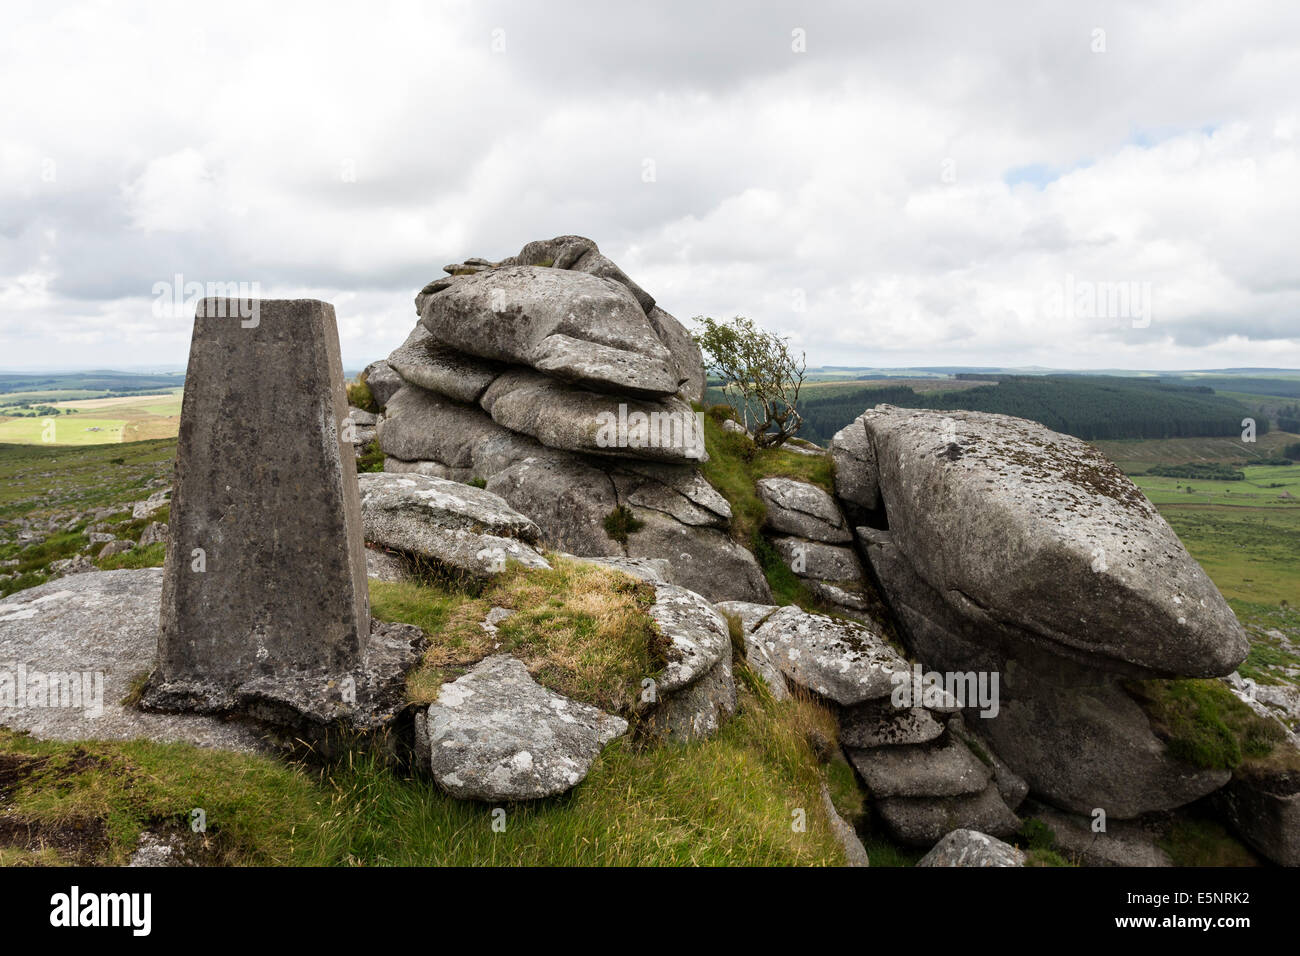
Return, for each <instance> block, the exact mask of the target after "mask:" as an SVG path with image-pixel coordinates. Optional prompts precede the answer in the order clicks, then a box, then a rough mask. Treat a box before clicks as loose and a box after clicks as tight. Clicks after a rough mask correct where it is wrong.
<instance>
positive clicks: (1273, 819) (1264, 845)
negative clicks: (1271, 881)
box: [1214, 768, 1300, 866]
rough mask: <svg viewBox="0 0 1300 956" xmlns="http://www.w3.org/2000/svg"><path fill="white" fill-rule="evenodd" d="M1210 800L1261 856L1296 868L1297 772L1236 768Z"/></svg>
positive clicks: (1299, 837) (1299, 848)
mask: <svg viewBox="0 0 1300 956" xmlns="http://www.w3.org/2000/svg"><path fill="white" fill-rule="evenodd" d="M1214 801H1215V805H1216V806H1217V807H1218V808H1219V811H1220V812H1221V813H1222V814H1223V815H1224V816H1225V817H1226V818H1227V820H1228V822H1229V823H1230V824H1231V825H1232V827H1233V829H1234V830H1236V831H1237V833H1238V834H1240V836H1241V838H1242V839H1243V840H1245V841H1246V842H1247V843H1248V844H1250V845H1251V846H1252V847H1254V848H1255V849H1256V850H1257V851H1259V853H1260V854H1261V855H1263V856H1264V857H1266V858H1267V859H1269V860H1272V861H1273V862H1274V863H1278V864H1280V865H1282V866H1300V772H1297V771H1295V770H1289V771H1286V770H1284V771H1277V770H1255V769H1245V768H1243V769H1238V770H1237V771H1236V772H1235V773H1234V774H1233V777H1232V782H1231V783H1229V784H1228V786H1226V787H1224V788H1223V789H1222V790H1221V791H1219V792H1218V793H1217V794H1215V797H1214Z"/></svg>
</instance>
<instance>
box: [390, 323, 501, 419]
mask: <svg viewBox="0 0 1300 956" xmlns="http://www.w3.org/2000/svg"><path fill="white" fill-rule="evenodd" d="M388 364H389V365H390V366H392V368H393V369H394V370H395V371H396V372H397V374H398V375H400V376H402V378H403V379H404V380H405V381H407V382H409V383H410V384H412V385H418V386H419V387H420V388H424V389H428V390H429V391H431V392H437V393H438V394H439V395H445V396H447V397H448V398H451V399H455V400H456V401H458V402H464V403H465V404H467V405H469V404H473V403H475V402H477V401H478V400H479V399H480V398H481V397H482V396H483V393H484V392H485V391H487V387H488V386H489V385H491V384H492V380H493V379H495V378H496V377H497V376H498V375H500V374H501V373H502V372H503V371H504V368H503V367H502V366H501V365H500V364H499V363H497V362H489V361H485V360H483V359H480V358H476V357H475V356H472V355H466V354H464V353H462V352H458V351H456V350H455V349H453V348H451V347H450V346H447V345H444V344H443V343H441V342H439V341H438V340H437V339H435V338H434V337H433V336H432V335H431V334H430V333H429V330H428V329H426V328H425V327H424V326H422V325H416V327H415V329H414V330H412V332H411V334H410V335H408V336H407V337H406V341H405V342H403V343H402V344H401V345H400V346H398V347H397V349H395V350H394V351H393V353H392V354H391V355H389V356H388Z"/></svg>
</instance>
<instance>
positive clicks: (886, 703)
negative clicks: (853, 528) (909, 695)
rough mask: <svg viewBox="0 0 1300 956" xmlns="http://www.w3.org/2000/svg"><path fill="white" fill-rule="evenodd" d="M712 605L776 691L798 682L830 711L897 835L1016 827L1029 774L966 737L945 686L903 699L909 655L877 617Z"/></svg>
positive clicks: (916, 840)
mask: <svg viewBox="0 0 1300 956" xmlns="http://www.w3.org/2000/svg"><path fill="white" fill-rule="evenodd" d="M718 609H719V610H720V611H723V612H724V613H726V614H729V615H732V616H734V617H735V618H737V619H738V620H739V622H740V625H741V628H742V630H743V632H744V635H745V637H744V646H745V658H746V662H747V663H748V665H749V667H750V669H751V670H753V671H754V672H755V673H756V674H758V675H759V677H761V678H762V679H763V681H764V682H765V683H766V684H767V685H768V687H769V689H770V690H771V692H772V694H773V696H775V697H777V698H778V699H784V698H785V697H786V696H787V695H788V694H789V693H790V691H791V689H795V690H797V691H798V692H800V693H803V694H806V695H810V696H812V697H813V698H815V699H817V700H819V701H820V702H821V703H822V704H823V705H825V706H827V707H829V708H830V709H831V710H832V712H834V713H835V714H836V716H837V718H838V721H839V740H840V745H841V746H842V747H843V750H844V755H845V757H847V758H848V761H849V763H850V764H851V765H852V766H853V768H854V769H855V770H856V771H857V775H858V778H859V779H860V781H861V782H862V787H863V790H864V791H865V795H866V797H867V798H868V800H869V801H870V803H871V807H872V810H873V812H874V813H875V815H876V816H877V817H878V818H879V820H880V821H881V823H882V824H883V825H884V827H885V828H886V829H887V830H888V831H889V833H890V834H891V836H893V838H894V839H896V840H898V841H899V842H901V843H906V844H911V845H915V846H927V847H928V846H932V845H933V844H934V843H935V842H936V841H938V840H939V838H940V837H942V836H943V835H944V834H945V833H947V832H948V831H949V830H952V829H953V828H955V827H969V828H972V829H977V830H980V831H982V832H984V833H990V834H993V835H995V836H1007V835H1009V834H1012V833H1015V832H1016V830H1018V829H1019V827H1020V820H1019V818H1018V817H1017V816H1016V814H1015V812H1014V811H1015V808H1016V807H1017V806H1019V805H1020V803H1021V801H1022V800H1024V798H1025V795H1026V793H1027V792H1028V787H1027V786H1026V784H1025V782H1024V781H1023V780H1021V779H1020V778H1019V777H1018V776H1017V775H1016V774H1014V773H1012V772H1011V771H1010V770H1009V769H1008V768H1007V767H1006V766H1005V764H1003V763H1002V761H1000V760H998V758H997V757H996V756H994V755H993V754H991V753H990V752H989V750H988V748H987V747H986V746H981V745H980V744H979V743H972V742H971V738H970V735H969V734H968V733H967V731H966V730H965V727H964V725H963V723H962V716H961V713H960V711H961V706H960V703H959V702H958V701H957V700H956V699H955V698H954V697H952V696H951V695H949V694H947V693H945V692H943V691H941V690H938V689H936V690H934V691H933V692H927V693H926V694H924V695H921V696H920V698H919V699H916V700H912V701H909V702H907V705H906V706H902V705H901V703H900V700H899V699H898V688H900V687H904V688H910V687H911V684H912V683H913V674H914V668H915V665H914V663H913V662H911V661H909V660H908V659H907V658H906V657H905V656H904V655H903V654H902V653H900V652H899V650H898V649H897V648H896V647H894V646H893V645H892V644H891V643H890V642H889V640H888V639H887V637H886V635H885V628H884V627H883V625H882V624H881V623H880V622H879V621H875V620H872V619H871V618H870V617H868V616H867V615H865V614H864V615H862V617H861V618H860V619H859V620H856V621H853V620H846V619H844V618H838V617H831V616H828V615H824V614H813V613H809V612H807V611H803V610H801V609H800V608H797V607H794V606H793V605H788V606H786V607H780V608H778V607H774V606H769V605H760V604H750V603H746V602H741V601H728V602H723V603H721V604H719V605H718Z"/></svg>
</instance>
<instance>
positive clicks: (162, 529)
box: [140, 521, 167, 548]
mask: <svg viewBox="0 0 1300 956" xmlns="http://www.w3.org/2000/svg"><path fill="white" fill-rule="evenodd" d="M160 543H161V544H166V543H167V524H166V522H163V521H151V522H149V524H147V525H146V526H145V529H144V530H143V531H141V532H140V547H142V548H147V547H149V545H151V544H160Z"/></svg>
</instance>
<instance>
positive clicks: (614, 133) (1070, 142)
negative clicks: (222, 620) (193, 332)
mask: <svg viewBox="0 0 1300 956" xmlns="http://www.w3.org/2000/svg"><path fill="white" fill-rule="evenodd" d="M6 20H7V23H6V29H5V30H4V31H0V110H3V112H4V115H5V116H6V136H5V143H4V144H3V146H0V352H3V354H5V355H6V359H5V364H6V365H19V364H24V363H27V364H32V365H49V364H51V361H50V356H51V355H54V356H57V357H59V359H60V360H61V361H63V362H65V363H66V364H68V365H85V364H94V365H99V366H103V365H106V364H107V365H138V364H153V363H164V362H166V363H175V364H180V363H183V362H184V359H185V352H186V342H187V329H186V328H185V323H184V322H183V321H182V322H179V323H178V322H176V321H173V320H166V319H160V318H156V317H154V316H153V314H152V311H151V309H150V299H149V295H150V289H151V288H152V286H153V284H154V283H155V282H157V281H159V280H164V281H170V280H171V279H172V277H173V275H175V274H177V273H180V274H183V275H184V276H185V278H186V279H193V280H198V281H223V282H227V281H243V282H258V283H259V285H260V287H261V289H262V292H263V294H266V295H269V296H290V295H295V296H296V295H311V296H317V297H321V298H326V299H328V300H330V301H333V302H334V303H335V305H336V308H337V311H338V314H339V318H340V333H341V338H342V344H343V350H344V356H345V359H346V360H347V361H348V362H349V363H350V364H352V365H356V364H360V363H361V362H363V361H365V360H368V359H371V358H374V357H378V356H381V355H383V354H386V353H387V352H388V351H389V350H390V349H391V348H393V347H394V346H395V345H397V344H398V343H399V342H400V341H401V339H402V338H403V336H404V335H405V332H406V331H407V330H408V329H409V327H410V325H411V323H412V322H413V321H414V309H413V306H412V303H411V300H412V297H413V295H414V293H415V292H416V291H417V290H418V288H419V287H420V286H421V285H423V284H424V283H425V282H426V281H428V280H429V279H430V278H433V277H434V276H435V275H437V274H438V273H439V271H440V267H441V266H442V264H443V263H445V262H450V261H454V260H458V259H460V258H463V257H465V256H468V255H486V256H493V257H499V256H503V255H507V254H510V253H512V252H514V251H516V250H517V249H518V247H519V246H521V245H522V244H523V243H524V242H525V241H527V240H529V239H534V238H540V237H544V236H549V235H557V234H561V233H569V232H577V233H581V234H584V235H589V236H591V237H593V238H595V239H596V240H597V241H599V242H600V243H601V244H602V248H603V249H604V250H605V251H606V252H607V253H609V254H610V255H611V256H612V257H613V258H615V259H616V260H617V261H619V262H620V264H621V265H623V267H624V268H625V269H627V271H628V272H629V273H630V274H632V275H633V277H634V278H636V279H637V281H638V282H640V283H641V284H642V285H644V286H645V287H646V288H648V289H649V290H651V291H652V292H653V293H654V294H655V295H656V296H657V297H658V298H659V300H660V301H661V302H662V303H663V304H664V306H665V307H666V308H668V309H669V310H670V311H673V312H674V313H676V314H677V315H679V316H681V317H683V318H688V317H690V316H692V315H695V314H701V313H703V314H715V315H730V314H736V313H744V314H747V315H750V316H751V317H753V318H754V319H756V320H758V321H759V322H761V323H762V324H764V325H767V326H770V327H773V328H777V329H780V330H781V331H783V332H785V333H786V334H789V335H791V336H792V337H793V338H794V339H795V341H796V342H798V343H799V344H800V345H801V346H802V347H804V348H806V349H807V351H808V353H809V359H810V361H811V362H812V363H813V364H839V365H844V364H867V365H891V364H898V365H902V364H925V365H937V364H970V365H978V364H994V365H1050V366H1058V367H1067V366H1073V367H1116V366H1129V367H1142V368H1175V367H1191V366H1195V367H1211V366H1240V365H1290V366H1300V327H1298V326H1300V323H1297V321H1296V316H1297V314H1298V309H1300V263H1298V262H1297V261H1296V259H1295V257H1294V254H1293V253H1292V246H1293V241H1292V237H1293V235H1294V232H1295V226H1294V224H1295V222H1296V221H1297V220H1298V219H1300V175H1297V174H1298V173H1300V168H1298V167H1300V157H1298V155H1297V150H1298V149H1300V145H1298V144H1297V126H1296V122H1297V121H1296V113H1295V108H1294V103H1293V91H1294V87H1295V79H1296V76H1297V72H1298V70H1300V12H1298V11H1297V8H1295V6H1294V5H1293V4H1287V3H1266V4H1259V5H1232V6H1231V7H1224V6H1222V5H1219V4H1213V3H1199V4H1189V3H1173V2H1166V3H1160V4H1155V5H1144V6H1142V7H1140V8H1138V7H1135V6H1133V5H1130V4H1118V3H1116V4H1099V5H1088V6H1087V7H1086V8H1079V9H1077V10H1076V9H1069V8H1053V9H1051V10H1050V11H1049V10H1044V9H1043V8H1042V6H1041V4H1034V3H1028V2H1025V3H1021V2H1016V3H1007V4H1003V5H1001V6H999V7H998V8H996V9H988V8H986V7H985V5H971V4H959V3H954V4H952V5H950V6H948V7H946V8H935V7H933V6H931V7H927V8H924V9H921V8H917V7H915V5H914V4H907V3H889V4H884V5H877V4H873V5H871V6H870V7H869V8H868V7H866V6H865V5H858V4H850V3H844V4H834V3H832V4H826V5H819V6H818V7H816V8H815V9H814V8H808V7H807V6H806V5H803V4H796V3H763V4H758V5H755V4H745V5H743V6H741V5H739V4H737V5H735V6H729V5H713V6H709V7H707V8H705V7H704V6H703V5H699V4H688V3H685V2H682V3H674V4H670V5H669V6H668V7H667V8H665V7H664V6H663V5H662V4H656V5H653V6H644V5H642V6H635V7H623V8H617V7H604V6H601V7H594V6H589V5H583V4H566V3H559V2H557V3H552V4H548V5H546V6H545V7H544V8H539V7H537V6H536V5H528V4H522V3H499V4H488V5H483V4H468V3H452V4H445V5H442V6H441V7H435V6H432V5H427V4H414V3H393V4H380V5H378V6H371V7H367V8H365V10H364V11H363V10H362V9H361V8H358V7H356V6H355V5H341V4H340V5H335V6H331V5H329V4H313V5H310V6H302V7H296V6H283V7H282V6H279V5H275V6H269V7H268V6H267V5H255V4H248V5H240V4H236V5H234V6H233V7H232V6H226V7H223V8H222V16H221V17H220V18H219V19H215V18H213V17H211V16H209V15H207V14H203V13H200V12H198V11H195V10H187V9H182V8H180V5H176V8H175V9H173V8H171V7H160V6H144V5H140V6H126V7H123V6H121V5H116V4H113V5H110V4H106V3H97V2H86V3H73V4H67V5H64V6H59V7H50V6H49V5H47V4H32V5H30V6H28V7H26V8H18V9H17V10H16V11H10V10H8V9H7V12H6ZM1098 26H1100V27H1102V28H1103V29H1105V31H1106V52H1104V53H1094V52H1092V49H1091V41H1092V31H1093V29H1094V28H1096V27H1098ZM794 27H802V28H804V29H805V30H806V31H807V37H808V47H807V52H806V53H802V54H796V53H794V52H792V51H791V49H790V31H791V29H792V28H794ZM494 29H502V30H504V31H505V33H504V37H505V50H504V52H493V48H492V39H493V33H492V31H493V30H494ZM647 160H649V161H651V162H652V163H653V169H654V174H655V175H654V177H653V181H652V182H646V181H645V178H644V176H643V173H644V171H645V169H646V161H647ZM1014 170H1028V171H1030V172H1029V173H1022V174H1021V175H1020V177H1019V178H1020V179H1021V180H1023V181H1019V182H1015V184H1013V185H1009V184H1008V179H1009V175H1010V173H1011V172H1012V171H1014ZM51 172H53V175H51ZM1067 276H1069V277H1072V281H1079V282H1085V283H1087V282H1093V283H1107V282H1112V283H1114V282H1136V283H1145V284H1147V285H1149V287H1150V290H1151V302H1152V312H1151V321H1150V324H1149V325H1147V326H1145V327H1137V328H1135V327H1134V325H1133V323H1132V322H1131V321H1127V318H1128V317H1126V316H1118V317H1117V316H1114V315H1096V316H1088V315H1077V314H1076V315H1069V316H1063V315H1054V314H1049V310H1047V309H1046V308H1045V304H1044V303H1045V301H1046V299H1047V295H1046V290H1049V289H1051V288H1053V287H1056V286H1059V285H1061V284H1062V283H1064V282H1065V281H1066V277H1067ZM801 306H802V308H801ZM54 364H58V362H57V361H56V362H55V363H54Z"/></svg>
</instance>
